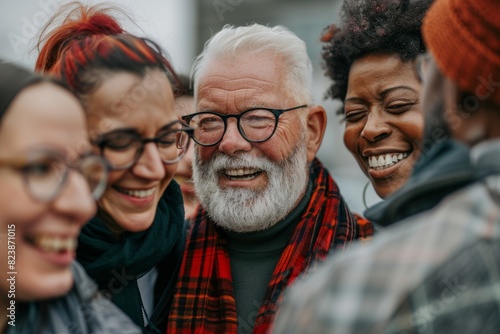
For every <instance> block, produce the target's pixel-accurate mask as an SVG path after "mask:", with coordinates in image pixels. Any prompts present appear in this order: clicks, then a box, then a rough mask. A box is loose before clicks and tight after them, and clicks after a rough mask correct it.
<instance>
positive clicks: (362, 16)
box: [321, 0, 433, 102]
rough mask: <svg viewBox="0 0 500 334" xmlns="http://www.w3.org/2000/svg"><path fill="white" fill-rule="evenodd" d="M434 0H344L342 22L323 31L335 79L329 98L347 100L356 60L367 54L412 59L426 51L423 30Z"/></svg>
mask: <svg viewBox="0 0 500 334" xmlns="http://www.w3.org/2000/svg"><path fill="white" fill-rule="evenodd" d="M432 1H433V0H344V3H343V5H342V9H341V12H340V24H338V25H335V24H332V25H330V26H328V27H326V28H325V29H324V31H323V35H322V38H321V41H322V42H324V45H323V52H322V56H323V60H324V62H323V68H324V69H325V74H326V75H327V76H328V77H330V78H331V79H332V80H333V83H332V85H331V86H330V88H329V89H328V91H327V93H326V97H331V98H333V99H340V100H341V101H342V102H344V101H345V97H346V94H347V82H348V79H349V70H350V68H351V65H352V63H353V62H354V61H355V60H356V59H358V58H361V57H363V56H365V55H367V54H371V53H387V54H397V55H399V57H400V58H401V60H402V61H411V60H414V59H415V57H416V56H417V55H418V54H420V53H424V52H425V51H426V49H425V45H424V42H423V39H422V34H421V32H420V27H421V25H422V19H423V18H424V15H425V12H426V11H427V9H428V8H429V7H430V5H431V4H432Z"/></svg>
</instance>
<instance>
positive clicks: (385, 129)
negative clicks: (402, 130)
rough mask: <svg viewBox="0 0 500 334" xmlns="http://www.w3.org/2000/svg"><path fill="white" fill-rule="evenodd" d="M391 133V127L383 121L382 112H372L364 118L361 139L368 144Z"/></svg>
mask: <svg viewBox="0 0 500 334" xmlns="http://www.w3.org/2000/svg"><path fill="white" fill-rule="evenodd" d="M391 132H392V130H391V127H390V126H389V125H388V124H387V122H386V121H385V120H384V116H383V111H379V110H372V111H371V112H369V113H368V115H367V116H366V123H365V124H364V127H363V130H362V131H361V137H363V138H364V139H366V140H367V141H369V142H375V141H377V140H381V139H384V138H386V137H388V136H390V134H391Z"/></svg>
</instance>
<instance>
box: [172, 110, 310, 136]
mask: <svg viewBox="0 0 500 334" xmlns="http://www.w3.org/2000/svg"><path fill="white" fill-rule="evenodd" d="M307 107H308V105H307V104H303V105H300V106H297V107H292V108H288V109H274V108H262V107H259V108H251V109H247V110H245V111H243V112H242V113H240V114H220V113H217V112H213V111H200V112H197V113H194V114H190V115H186V116H182V117H181V118H182V120H183V121H185V122H186V124H187V125H189V124H190V123H191V120H192V119H193V117H195V116H197V115H202V114H210V115H216V116H218V117H220V118H221V119H222V121H223V122H224V131H223V132H222V135H221V136H220V138H219V140H217V141H216V142H214V143H213V144H202V143H200V142H199V141H198V140H196V138H195V136H194V130H193V136H192V137H191V138H193V140H194V141H195V142H196V143H197V144H198V145H201V146H214V145H217V144H219V143H220V142H221V141H222V138H224V135H225V134H226V131H227V120H228V119H229V118H231V117H234V118H236V123H237V127H238V132H239V133H240V135H241V136H242V137H243V138H244V139H245V140H246V141H248V142H250V143H263V142H265V141H266V140H269V138H271V137H272V136H273V135H274V133H275V132H276V129H277V128H278V121H279V118H280V116H281V115H283V114H284V113H285V112H287V111H292V110H297V109H301V108H307ZM254 110H267V111H269V112H271V113H272V114H273V115H274V129H273V131H272V132H271V133H270V134H269V136H268V137H267V138H265V139H261V140H253V139H249V138H248V137H247V136H246V135H245V133H244V132H243V130H242V129H241V123H240V119H241V117H243V115H245V114H246V113H248V112H251V111H254Z"/></svg>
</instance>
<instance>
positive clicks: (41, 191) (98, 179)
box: [0, 149, 108, 202]
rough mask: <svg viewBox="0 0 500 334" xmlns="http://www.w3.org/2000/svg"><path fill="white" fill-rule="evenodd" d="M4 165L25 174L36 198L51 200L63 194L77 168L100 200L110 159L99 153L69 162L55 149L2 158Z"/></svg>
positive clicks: (28, 188)
mask: <svg viewBox="0 0 500 334" xmlns="http://www.w3.org/2000/svg"><path fill="white" fill-rule="evenodd" d="M0 166H3V167H9V168H13V169H14V170H16V171H18V172H19V173H21V175H22V177H23V183H24V185H25V187H26V190H27V191H28V193H29V194H30V196H31V197H33V198H34V199H35V200H38V201H40V202H50V201H52V200H53V199H55V198H56V197H57V196H59V195H60V193H61V191H62V190H63V189H64V186H65V184H66V182H67V180H68V175H69V173H70V171H71V170H72V169H75V170H76V171H77V172H78V173H79V174H81V175H82V176H83V178H84V179H85V181H86V182H87V184H88V186H89V189H90V192H91V194H92V197H93V198H94V199H96V200H97V199H99V198H100V197H101V195H102V194H103V193H104V190H105V189H106V183H107V180H108V165H107V162H106V161H105V160H104V159H103V158H102V157H100V156H98V155H92V154H89V155H85V156H82V157H80V158H79V159H78V160H77V161H76V162H75V163H71V164H69V163H68V162H67V159H66V158H65V156H64V154H63V153H62V152H59V151H55V150H51V149H39V150H37V151H32V152H28V153H27V154H26V155H25V156H20V157H14V158H0Z"/></svg>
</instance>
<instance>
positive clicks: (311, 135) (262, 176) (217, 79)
mask: <svg viewBox="0 0 500 334" xmlns="http://www.w3.org/2000/svg"><path fill="white" fill-rule="evenodd" d="M285 63H286V62H285V61H284V60H283V59H281V57H280V55H279V53H277V52H275V51H274V50H272V51H260V52H248V53H245V52H241V53H240V54H238V55H237V56H235V57H232V56H226V57H217V58H216V61H210V62H209V63H208V64H207V65H205V67H204V70H203V72H202V73H201V75H200V76H199V82H198V87H197V88H198V90H197V95H196V96H197V101H196V106H197V111H198V112H199V111H214V112H217V113H222V114H239V113H241V112H243V111H245V110H247V109H249V108H254V107H257V106H261V107H267V108H289V107H292V106H296V105H301V104H304V102H306V101H307V100H305V99H307V97H305V96H307V93H305V94H303V95H305V96H302V97H300V100H299V97H298V96H296V95H294V96H291V95H292V94H291V91H292V90H291V89H288V87H287V84H285V82H286V80H285V74H284V73H286V72H285V67H284V65H283V64H285ZM305 91H306V90H305ZM325 125H326V113H325V111H324V109H323V108H322V107H321V106H311V107H307V108H303V109H298V110H295V111H290V112H286V113H284V114H283V115H281V117H280V118H279V123H278V126H277V128H276V132H275V133H274V135H273V136H272V137H271V138H270V139H268V140H267V141H265V142H262V143H251V142H248V141H247V140H245V139H244V138H243V137H242V136H241V134H240V133H239V131H238V129H237V126H236V121H235V119H234V118H233V119H229V120H228V121H227V129H226V132H225V134H224V137H223V138H222V140H221V141H220V142H219V143H218V144H216V145H214V146H205V147H204V146H200V145H198V146H196V147H195V149H196V154H195V157H196V159H195V164H194V166H193V169H194V171H193V172H194V181H195V187H196V191H197V194H198V195H199V197H200V202H201V203H202V205H203V206H204V207H205V208H207V211H208V213H209V215H210V216H211V217H212V219H213V220H214V221H215V222H216V223H218V224H219V225H222V226H225V227H227V228H228V229H231V230H234V231H238V232H250V231H255V230H262V229H266V228H268V227H270V226H272V225H274V224H275V223H277V222H278V221H279V220H280V219H282V218H284V217H285V216H286V214H288V213H289V212H290V211H291V210H292V209H293V207H294V206H295V205H296V203H297V202H298V201H299V200H300V198H301V197H302V195H303V193H304V190H305V187H306V184H307V180H308V162H311V161H312V160H313V159H314V157H315V155H316V152H317V150H318V149H319V146H320V144H321V140H322V139H323V134H324V131H325ZM259 203H260V204H259ZM278 208H279V210H278Z"/></svg>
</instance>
